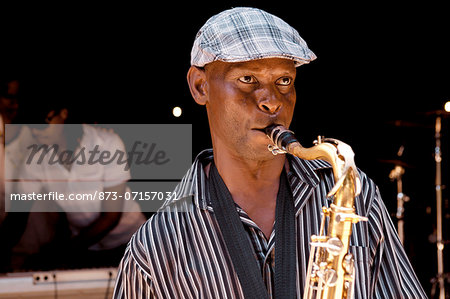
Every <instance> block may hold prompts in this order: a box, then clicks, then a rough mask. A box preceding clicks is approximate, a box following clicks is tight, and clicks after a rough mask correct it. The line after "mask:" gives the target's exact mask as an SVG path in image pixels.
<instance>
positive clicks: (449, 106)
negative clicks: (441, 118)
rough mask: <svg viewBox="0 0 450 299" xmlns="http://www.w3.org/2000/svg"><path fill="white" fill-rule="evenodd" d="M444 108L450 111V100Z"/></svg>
mask: <svg viewBox="0 0 450 299" xmlns="http://www.w3.org/2000/svg"><path fill="white" fill-rule="evenodd" d="M444 109H445V111H447V112H450V101H448V102H447V103H445V105H444Z"/></svg>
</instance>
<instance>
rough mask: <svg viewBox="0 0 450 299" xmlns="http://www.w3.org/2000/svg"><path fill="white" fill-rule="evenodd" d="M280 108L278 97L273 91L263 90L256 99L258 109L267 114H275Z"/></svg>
mask: <svg viewBox="0 0 450 299" xmlns="http://www.w3.org/2000/svg"><path fill="white" fill-rule="evenodd" d="M281 106H282V102H281V100H280V99H279V95H277V94H276V91H274V90H264V91H262V92H261V93H260V95H259V97H258V108H259V109H260V110H261V111H263V112H265V113H269V114H275V113H277V112H278V111H279V110H280V109H281Z"/></svg>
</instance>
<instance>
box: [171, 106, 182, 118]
mask: <svg viewBox="0 0 450 299" xmlns="http://www.w3.org/2000/svg"><path fill="white" fill-rule="evenodd" d="M172 113H173V116H175V117H180V116H181V113H182V110H181V108H180V107H174V108H173V110H172Z"/></svg>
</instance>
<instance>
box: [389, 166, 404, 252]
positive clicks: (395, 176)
mask: <svg viewBox="0 0 450 299" xmlns="http://www.w3.org/2000/svg"><path fill="white" fill-rule="evenodd" d="M404 173H405V168H403V167H402V166H401V165H398V164H397V165H395V168H394V169H392V170H391V172H390V173H389V178H390V179H391V181H394V180H396V181H397V213H396V215H395V216H396V218H397V233H398V236H399V238H400V241H401V242H402V244H404V240H405V233H404V229H403V225H404V212H405V208H404V205H403V204H404V203H405V202H407V201H409V197H408V196H406V195H405V194H404V193H403V182H402V176H403V174H404Z"/></svg>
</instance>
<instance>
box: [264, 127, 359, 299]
mask: <svg viewBox="0 0 450 299" xmlns="http://www.w3.org/2000/svg"><path fill="white" fill-rule="evenodd" d="M266 134H267V136H268V137H269V139H270V140H271V141H272V144H269V146H268V149H269V150H270V151H272V153H273V154H274V155H276V154H280V153H289V154H292V155H294V156H297V157H299V158H301V159H305V160H314V159H321V160H325V161H327V162H328V163H330V164H331V166H332V167H333V176H334V181H335V185H334V186H333V188H332V189H331V190H330V192H329V193H328V195H327V196H328V197H333V203H332V204H331V205H330V207H323V208H322V212H323V216H322V221H321V225H320V233H319V235H313V236H311V250H310V257H309V262H308V269H307V277H306V283H305V291H304V295H303V298H304V299H306V298H327V299H331V298H333V299H337V298H352V297H353V286H354V278H355V275H354V273H355V270H354V259H353V256H352V254H351V253H350V252H349V243H350V236H351V233H352V224H353V223H357V222H359V221H367V218H366V217H361V216H358V215H356V214H355V209H354V200H355V197H356V196H357V195H358V194H359V192H360V189H361V182H360V178H359V174H358V171H357V169H356V166H355V163H354V153H353V151H352V149H351V147H350V146H348V145H347V144H345V143H343V142H341V141H339V140H336V139H323V138H321V137H319V138H318V140H316V141H315V145H314V146H313V147H310V148H304V147H303V146H302V145H301V144H300V142H298V140H297V139H296V138H295V136H294V133H293V132H291V131H289V130H287V129H286V128H284V127H283V126H277V125H275V126H271V127H268V128H267V129H266ZM326 218H328V219H329V221H328V228H327V233H326V234H325V223H326Z"/></svg>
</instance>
